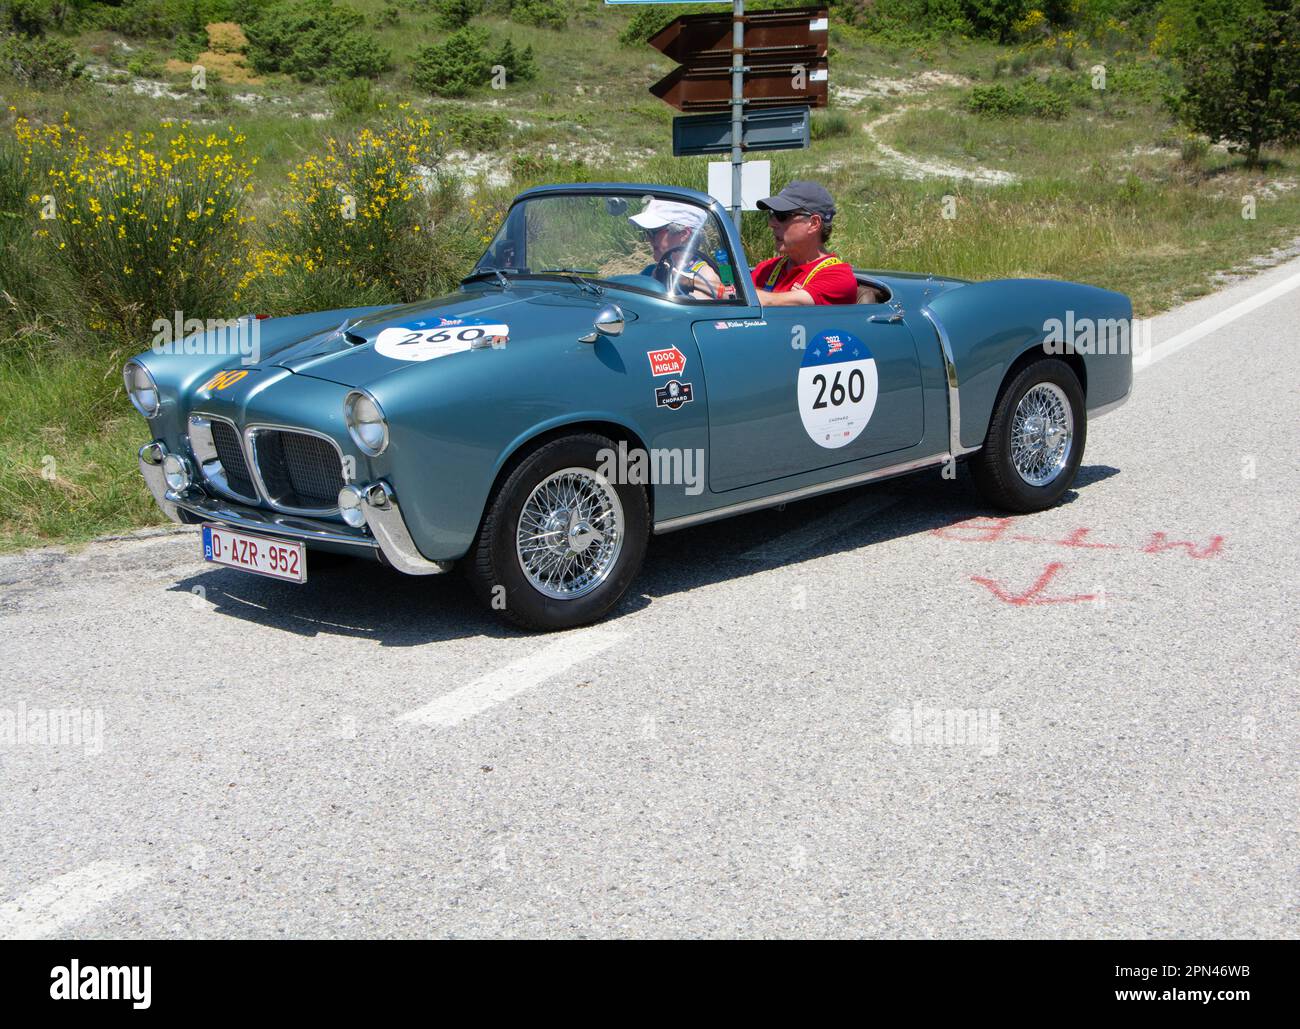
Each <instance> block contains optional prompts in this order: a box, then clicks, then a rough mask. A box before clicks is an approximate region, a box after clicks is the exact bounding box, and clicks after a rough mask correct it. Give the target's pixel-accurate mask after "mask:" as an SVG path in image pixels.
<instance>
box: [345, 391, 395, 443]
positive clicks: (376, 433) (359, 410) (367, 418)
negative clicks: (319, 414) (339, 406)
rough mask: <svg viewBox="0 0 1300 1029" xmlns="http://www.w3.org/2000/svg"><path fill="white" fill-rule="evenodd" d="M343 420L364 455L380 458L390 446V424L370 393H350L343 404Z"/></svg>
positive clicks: (353, 440)
mask: <svg viewBox="0 0 1300 1029" xmlns="http://www.w3.org/2000/svg"><path fill="white" fill-rule="evenodd" d="M343 419H344V421H346V422H347V425H348V433H349V434H350V435H351V436H352V442H353V443H355V444H356V445H357V446H358V447H360V448H361V450H362V451H363V452H364V453H367V454H369V455H370V456H371V457H378V456H379V455H380V454H382V453H383V452H384V449H385V448H386V447H387V446H388V422H387V421H385V420H384V412H383V411H382V410H381V409H380V407H379V402H378V401H377V400H375V398H374V397H372V396H370V394H368V393H360V392H354V393H349V394H348V398H347V400H345V401H344V402H343Z"/></svg>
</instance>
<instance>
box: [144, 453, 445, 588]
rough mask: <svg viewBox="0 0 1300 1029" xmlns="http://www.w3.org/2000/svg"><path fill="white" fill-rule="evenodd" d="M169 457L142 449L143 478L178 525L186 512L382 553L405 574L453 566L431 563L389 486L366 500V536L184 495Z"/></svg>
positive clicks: (199, 494) (194, 492)
mask: <svg viewBox="0 0 1300 1029" xmlns="http://www.w3.org/2000/svg"><path fill="white" fill-rule="evenodd" d="M165 454H166V450H165V449H164V448H163V447H162V445H161V444H158V443H148V444H145V446H143V447H141V448H140V474H141V475H143V476H144V481H145V483H146V484H147V485H148V486H149V492H150V493H152V494H153V497H154V500H155V501H157V503H158V507H159V508H160V509H161V510H162V512H163V514H165V515H166V516H167V517H168V518H170V519H171V520H172V521H174V522H181V523H184V521H185V519H184V518H182V517H181V512H182V511H184V512H186V513H188V514H191V515H193V516H195V517H196V518H198V519H200V520H201V521H210V522H220V523H221V524H223V525H229V526H230V527H231V528H234V529H244V530H246V531H248V532H254V533H269V534H270V535H273V536H279V537H283V538H286V539H293V540H301V541H302V542H304V543H329V544H333V545H342V546H349V547H360V548H362V549H366V550H378V551H379V552H380V553H381V554H382V555H383V557H384V559H385V560H386V561H387V562H388V563H389V564H390V565H392V566H393V567H394V568H396V569H397V570H398V571H399V572H405V573H406V574H407V575H437V574H439V573H441V572H446V571H449V570H450V569H451V567H452V563H451V562H450V561H430V560H429V559H428V558H426V557H425V556H424V555H423V554H421V553H420V549H419V547H417V546H416V545H415V540H413V539H412V538H411V533H410V530H408V529H407V527H406V520H405V519H404V518H403V517H402V509H401V508H400V507H399V506H398V503H397V497H396V496H394V495H393V491H392V488H391V487H390V486H389V485H388V483H386V482H381V483H377V484H376V485H377V486H378V487H379V489H378V490H375V491H373V493H374V497H375V500H376V501H378V502H377V503H371V502H367V504H366V505H365V514H366V526H367V528H368V529H369V533H367V532H366V530H365V529H349V528H348V527H347V526H343V525H339V524H337V523H335V522H327V521H323V520H321V519H317V518H303V517H300V516H298V515H289V514H281V513H279V512H277V511H263V510H261V509H260V508H256V507H247V506H245V505H243V504H236V503H233V502H231V501H228V500H220V499H218V498H216V497H211V496H209V495H208V494H206V493H204V492H203V491H202V490H201V489H199V488H197V487H190V488H189V489H188V490H185V491H183V492H177V491H175V490H170V489H168V488H167V482H166V480H165V479H164V478H163V472H162V456H164V455H165ZM154 458H157V460H156V461H155V460H154ZM368 495H369V493H368Z"/></svg>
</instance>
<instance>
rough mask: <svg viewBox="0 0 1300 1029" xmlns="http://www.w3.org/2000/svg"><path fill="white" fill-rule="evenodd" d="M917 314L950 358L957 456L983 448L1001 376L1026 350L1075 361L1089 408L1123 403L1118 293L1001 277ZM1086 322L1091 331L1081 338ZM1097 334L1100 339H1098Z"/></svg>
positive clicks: (1125, 308)
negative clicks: (922, 316) (925, 320)
mask: <svg viewBox="0 0 1300 1029" xmlns="http://www.w3.org/2000/svg"><path fill="white" fill-rule="evenodd" d="M924 313H925V314H926V315H927V317H929V319H930V320H931V321H932V322H933V323H934V325H935V329H936V333H937V335H938V337H939V341H940V345H941V346H943V347H944V348H945V350H946V351H947V352H948V356H950V358H951V365H950V367H949V385H950V387H951V388H953V389H955V391H956V394H957V398H958V399H959V403H958V404H951V405H950V409H953V413H954V415H955V416H956V417H955V419H954V420H956V421H957V425H956V426H954V428H955V429H956V430H957V431H955V432H954V433H953V442H954V444H956V443H958V442H959V443H960V449H961V450H962V451H969V450H974V449H977V448H978V447H980V446H981V445H982V444H983V442H984V437H985V435H987V433H988V427H989V419H990V418H991V417H992V413H993V405H994V404H995V403H996V402H997V398H998V393H999V392H1000V391H1001V389H1002V385H1003V383H1004V382H1005V381H1006V378H1007V375H1008V373H1009V372H1010V371H1011V369H1012V366H1013V365H1015V364H1016V362H1017V361H1018V360H1019V359H1020V358H1021V357H1022V356H1024V355H1025V354H1027V353H1028V352H1029V351H1031V350H1034V349H1039V350H1041V351H1042V352H1043V354H1044V356H1062V355H1070V358H1071V363H1074V362H1075V360H1078V359H1081V360H1082V370H1083V373H1084V374H1083V376H1082V384H1083V386H1084V389H1085V396H1086V398H1087V406H1088V409H1089V410H1094V409H1096V408H1100V407H1104V406H1106V405H1109V404H1112V403H1116V402H1118V401H1120V400H1122V399H1123V398H1124V397H1126V396H1127V395H1128V392H1129V389H1130V387H1131V385H1132V381H1133V356H1132V350H1131V333H1132V318H1133V308H1132V305H1131V304H1130V302H1129V299H1128V297H1126V296H1124V295H1123V294H1122V293H1115V292H1113V291H1111V290H1107V289H1100V288H1098V287H1096V286H1085V285H1081V284H1079V283H1073V282H1056V281H1053V280H1049V279H1000V280H997V281H994V282H980V283H972V284H970V285H966V286H962V287H960V288H958V289H953V290H950V291H948V292H946V293H944V294H942V295H941V296H938V297H936V298H935V299H934V300H932V301H931V302H930V303H929V304H928V305H927V306H926V307H925V308H924ZM1089 325H1091V326H1093V327H1094V331H1093V332H1092V333H1090V334H1088V335H1087V337H1086V338H1085V337H1084V335H1083V334H1082V330H1083V328H1084V327H1086V326H1089ZM1098 329H1099V330H1101V334H1102V335H1103V336H1106V339H1105V340H1104V341H1101V342H1098V339H1097V330H1098ZM1076 344H1077V345H1076Z"/></svg>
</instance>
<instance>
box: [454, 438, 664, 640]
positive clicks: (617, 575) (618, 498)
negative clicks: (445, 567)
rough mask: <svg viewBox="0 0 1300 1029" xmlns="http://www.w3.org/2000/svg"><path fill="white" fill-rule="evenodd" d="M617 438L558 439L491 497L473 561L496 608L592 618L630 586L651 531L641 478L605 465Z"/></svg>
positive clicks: (553, 624)
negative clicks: (618, 480) (612, 475)
mask: <svg viewBox="0 0 1300 1029" xmlns="http://www.w3.org/2000/svg"><path fill="white" fill-rule="evenodd" d="M614 447H615V444H614V442H613V441H612V440H610V439H608V438H606V437H604V436H598V435H595V434H586V433H584V434H582V435H574V436H565V437H562V438H561V439H556V440H552V441H551V442H550V443H547V444H544V445H543V446H541V447H539V448H538V449H537V450H535V451H533V452H532V453H531V454H529V455H528V456H527V457H525V458H524V459H523V460H522V461H521V462H519V464H518V465H517V466H516V467H515V468H514V469H513V470H512V471H511V472H510V473H509V474H508V475H507V476H506V479H505V481H504V482H503V483H502V484H501V486H500V488H499V489H497V491H496V492H495V493H494V494H493V497H492V499H491V501H490V502H489V504H488V510H487V514H486V515H485V516H484V518H483V525H482V526H481V528H480V529H479V534H478V538H477V539H476V541H475V545H474V547H473V548H472V550H471V552H470V555H469V556H470V560H469V561H467V562H466V566H467V571H468V573H469V578H470V584H471V585H472V586H473V588H474V592H475V593H476V594H477V595H478V597H479V598H480V599H481V600H482V601H483V602H484V603H485V604H487V605H488V607H489V608H491V609H492V610H494V611H496V612H498V613H500V614H501V615H503V616H504V617H506V618H507V619H509V620H510V621H512V622H514V623H515V624H516V625H520V626H523V627H524V628H527V629H542V630H554V629H568V628H572V627H574V626H578V625H585V624H587V623H588V622H594V621H596V620H597V619H599V618H600V617H601V616H602V615H604V614H605V613H606V612H607V611H608V610H609V609H610V608H611V607H613V606H614V605H615V604H616V603H618V601H619V600H620V599H621V598H622V597H623V594H624V593H626V592H627V589H628V587H629V586H630V585H631V584H632V580H633V579H634V578H636V574H637V572H638V571H640V569H641V562H642V560H643V559H644V558H645V551H646V543H647V540H648V538H649V532H650V505H649V500H648V498H647V495H646V490H645V488H644V487H642V486H632V485H626V484H623V485H619V484H615V483H612V482H609V481H608V480H607V479H605V478H604V476H602V475H601V474H600V472H599V470H598V469H599V468H600V467H601V451H602V450H608V451H613V450H614Z"/></svg>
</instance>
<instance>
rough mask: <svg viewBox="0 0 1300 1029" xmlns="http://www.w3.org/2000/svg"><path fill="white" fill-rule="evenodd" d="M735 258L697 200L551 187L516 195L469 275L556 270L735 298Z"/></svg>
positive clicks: (662, 290)
mask: <svg viewBox="0 0 1300 1029" xmlns="http://www.w3.org/2000/svg"><path fill="white" fill-rule="evenodd" d="M735 267H736V265H735V261H734V259H733V257H732V255H731V251H730V249H729V247H728V246H727V237H726V234H725V233H724V232H723V230H722V226H721V225H719V223H718V219H717V218H716V217H714V215H713V214H712V213H711V212H710V211H709V210H708V208H706V207H703V206H701V205H699V204H696V203H693V202H690V201H686V200H682V199H680V198H677V197H668V196H660V195H656V194H645V195H643V196H627V195H620V194H613V193H609V194H599V193H597V194H582V195H567V194H556V195H551V196H540V197H533V198H531V199H528V200H524V201H521V202H519V203H516V204H515V205H514V206H513V207H512V208H511V209H510V214H509V215H508V216H507V217H506V220H505V222H504V223H503V224H502V226H501V229H500V231H498V232H497V235H496V238H495V239H493V241H492V244H491V245H490V246H489V247H488V249H487V253H485V254H484V255H483V257H482V258H481V259H480V260H479V262H478V264H477V265H475V266H474V271H473V272H472V273H471V276H472V277H473V276H480V275H482V276H484V277H485V278H491V277H494V275H495V273H497V272H500V273H502V274H504V275H505V276H507V277H508V278H511V279H513V278H517V277H521V276H523V277H537V276H544V277H558V278H567V279H569V280H571V281H576V282H578V283H579V284H580V285H583V286H585V287H588V288H600V287H607V286H617V287H620V288H625V289H633V290H638V291H641V292H646V293H652V294H657V295H660V296H667V297H669V298H670V299H672V300H674V301H679V302H682V303H714V304H718V303H735V302H736V301H735V297H736V287H735Z"/></svg>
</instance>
